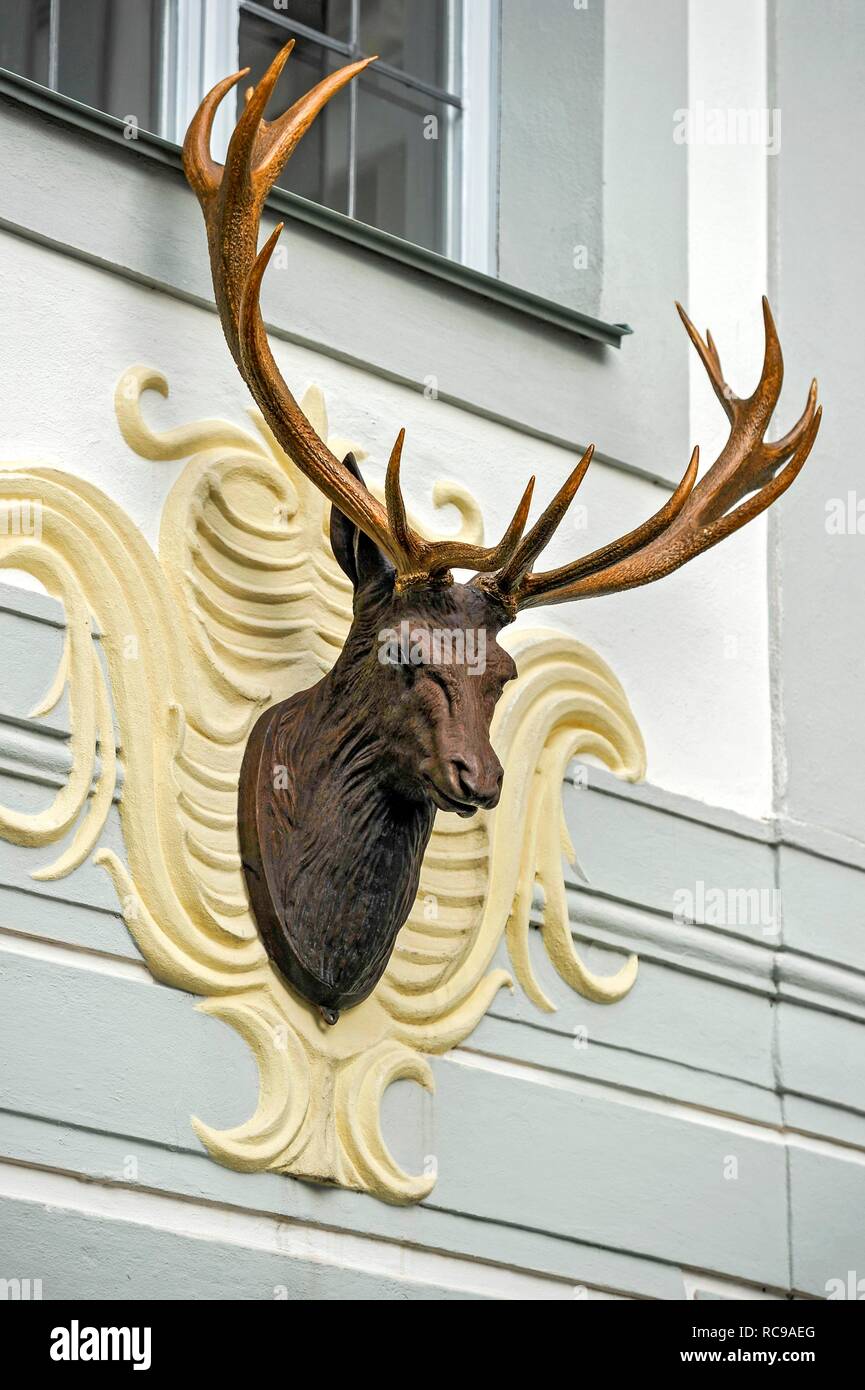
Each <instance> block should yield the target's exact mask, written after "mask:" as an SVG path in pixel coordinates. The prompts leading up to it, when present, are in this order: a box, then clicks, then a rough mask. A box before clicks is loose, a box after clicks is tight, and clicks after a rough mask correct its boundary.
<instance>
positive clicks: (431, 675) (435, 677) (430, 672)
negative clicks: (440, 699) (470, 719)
mask: <svg viewBox="0 0 865 1390" xmlns="http://www.w3.org/2000/svg"><path fill="white" fill-rule="evenodd" d="M426 675H427V679H428V680H430V681H431V682H432V684H433V685H437V686H438V688H439V690H441V691H443V692H444V697H445V699H446V700H447V702H448V709H450V708H451V704H452V701H451V689H450V686H449V685H448V683H447V681H446V680H445V678H444V676H443V675H442V673H441V671H439V670H438V668H437V667H436V666H428V667H427V668H426Z"/></svg>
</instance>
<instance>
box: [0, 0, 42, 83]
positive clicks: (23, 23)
mask: <svg viewBox="0 0 865 1390" xmlns="http://www.w3.org/2000/svg"><path fill="white" fill-rule="evenodd" d="M50 23H51V3H50V0H31V3H30V4H28V5H22V3H21V0H0V68H9V70H10V71H11V72H17V73H19V74H20V76H21V77H29V78H30V81H31V82H41V83H42V84H43V86H47V84H48V33H49V28H50Z"/></svg>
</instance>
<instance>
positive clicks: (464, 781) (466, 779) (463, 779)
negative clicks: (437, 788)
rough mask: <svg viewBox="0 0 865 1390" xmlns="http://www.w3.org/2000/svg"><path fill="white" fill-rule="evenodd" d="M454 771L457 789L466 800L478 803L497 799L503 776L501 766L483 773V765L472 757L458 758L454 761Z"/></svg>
mask: <svg viewBox="0 0 865 1390" xmlns="http://www.w3.org/2000/svg"><path fill="white" fill-rule="evenodd" d="M454 771H455V772H456V779H457V785H458V787H459V790H460V792H461V793H462V795H463V796H465V797H466V798H467V800H469V801H474V802H478V803H480V804H484V803H488V802H492V801H497V800H498V796H499V792H500V790H501V785H502V776H503V770H502V768H501V767H498V768H497V769H496V770H495V772H493V773H492V774H491V775H490V774H487V775H485V774H484V769H483V767H482V766H481V765H480V763H478V762H475V760H474V759H463V758H458V759H456V760H455V762H454Z"/></svg>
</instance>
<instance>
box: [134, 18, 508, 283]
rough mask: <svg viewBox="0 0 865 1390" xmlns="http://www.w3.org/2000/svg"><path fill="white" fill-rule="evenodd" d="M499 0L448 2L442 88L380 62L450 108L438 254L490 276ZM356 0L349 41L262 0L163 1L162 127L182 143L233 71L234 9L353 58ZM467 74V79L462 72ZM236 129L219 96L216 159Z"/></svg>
mask: <svg viewBox="0 0 865 1390" xmlns="http://www.w3.org/2000/svg"><path fill="white" fill-rule="evenodd" d="M499 7H500V0H448V28H449V34H448V77H447V80H448V86H447V88H440V87H437V86H435V85H434V84H432V83H428V82H425V81H423V80H422V79H421V78H416V77H414V76H413V75H412V74H410V73H406V72H403V71H402V70H401V69H398V68H394V67H392V66H391V65H390V64H388V63H379V64H378V65H377V66H378V70H379V71H380V72H381V73H382V75H383V76H386V77H388V78H391V79H392V80H394V81H396V82H399V83H401V84H402V85H403V86H406V87H408V88H410V89H411V90H413V91H415V92H419V93H422V94H425V95H427V96H429V97H431V98H432V99H433V100H435V101H437V102H441V103H442V104H443V105H445V106H446V107H449V108H450V109H451V110H453V111H455V112H456V113H458V115H457V120H458V122H459V125H458V128H457V129H456V130H453V129H450V130H448V132H447V144H446V147H445V151H446V153H445V178H444V182H445V187H444V199H445V248H444V251H443V252H441V253H435V252H434V253H432V254H442V255H444V256H445V257H446V259H448V260H454V261H456V262H457V263H458V264H463V265H466V266H468V267H470V268H471V269H474V270H478V271H481V272H482V273H483V274H488V275H494V274H495V273H496V268H497V267H496V257H495V236H494V211H495V193H496V176H497V175H496V163H497V161H496V155H495V150H496V146H495V141H496V136H497V130H496V119H495V117H496V113H497V102H496V101H495V100H494V92H495V86H494V83H495V78H496V76H497V52H498V35H499ZM359 10H360V0H352V12H353V13H352V34H351V38H350V40H349V41H345V40H343V39H336V38H333V37H332V36H330V35H326V34H320V33H319V32H318V31H317V30H314V29H310V28H308V27H307V26H306V25H304V24H301V23H299V22H298V21H297V20H294V19H292V18H291V17H290V16H288V15H286V14H285V13H284V12H283V11H281V10H275V9H272V8H270V7H268V6H267V5H264V4H261V3H260V0H228V3H222V4H219V5H218V6H217V5H214V4H213V0H165V21H164V26H163V32H164V34H165V36H166V41H165V43H164V45H163V82H162V91H163V101H162V109H161V112H160V116H161V119H162V131H161V134H162V135H163V136H164V137H165V138H166V139H169V140H171V141H172V142H173V143H175V144H182V142H183V136H184V133H185V131H186V127H187V125H188V124H189V121H190V119H191V117H192V115H193V113H194V112H195V110H196V108H197V106H198V103H199V101H200V100H201V97H202V95H203V93H205V92H207V91H209V90H210V88H211V87H213V86H214V85H215V83H216V82H218V81H219V80H220V78H222V77H224V76H225V74H226V73H227V72H232V71H235V70H236V69H237V67H238V63H239V57H238V48H239V27H240V15H241V12H242V11H245V12H246V13H248V14H252V15H255V16H257V17H258V18H259V19H263V20H266V21H267V22H268V23H270V24H273V25H274V27H275V28H278V29H279V28H281V29H284V30H285V32H286V37H287V38H288V37H291V36H292V35H295V36H297V37H299V38H308V39H310V40H311V41H313V42H315V43H317V44H319V45H320V46H321V47H323V48H326V49H328V50H329V51H330V52H332V53H334V54H337V55H339V56H340V57H342V58H344V59H345V61H346V62H351V61H353V60H354V59H355V58H357V57H359V56H361V50H360V48H359V46H358V18H359ZM467 73H471V74H472V81H471V86H470V87H469V86H468V84H467V83H466V81H465V75H466V74H467ZM348 99H349V101H350V102H351V120H350V132H351V138H353V137H354V132H355V130H356V120H357V89H356V87H355V86H354V84H352V86H351V87H350V88H349V97H348ZM233 126H234V109H233V107H232V105H231V103H224V105H223V107H222V108H220V110H219V112H218V113H217V118H216V121H215V122H214V128H213V135H212V149H213V153H214V157H215V158H217V159H222V158H224V155H225V151H226V149H227V147H228V141H229V138H230V136H231V131H232V129H233ZM355 178H356V163H355V158H354V151H353V150H350V155H349V210H348V214H347V215H348V216H349V217H352V218H353V220H355V219H354V213H353V208H354V197H355Z"/></svg>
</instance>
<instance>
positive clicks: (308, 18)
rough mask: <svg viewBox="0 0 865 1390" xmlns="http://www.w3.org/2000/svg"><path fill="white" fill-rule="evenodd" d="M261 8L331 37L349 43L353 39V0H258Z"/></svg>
mask: <svg viewBox="0 0 865 1390" xmlns="http://www.w3.org/2000/svg"><path fill="white" fill-rule="evenodd" d="M258 3H259V8H260V9H264V10H272V11H273V13H274V14H277V15H284V16H285V18H286V19H291V20H293V21H294V22H295V24H305V25H306V27H307V29H315V30H317V31H318V33H319V34H327V35H328V37H329V38H332V39H340V40H341V41H342V42H343V43H348V42H349V41H350V39H351V0H271V3H270V4H268V3H267V0H258Z"/></svg>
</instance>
